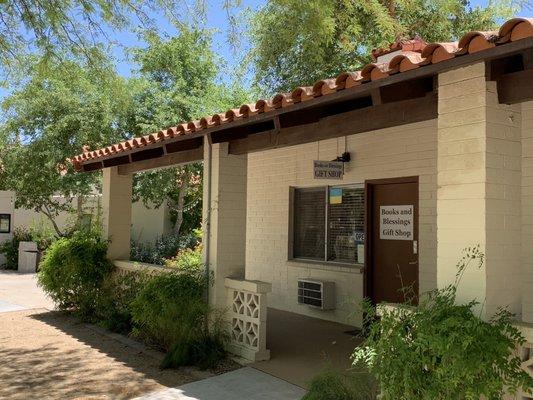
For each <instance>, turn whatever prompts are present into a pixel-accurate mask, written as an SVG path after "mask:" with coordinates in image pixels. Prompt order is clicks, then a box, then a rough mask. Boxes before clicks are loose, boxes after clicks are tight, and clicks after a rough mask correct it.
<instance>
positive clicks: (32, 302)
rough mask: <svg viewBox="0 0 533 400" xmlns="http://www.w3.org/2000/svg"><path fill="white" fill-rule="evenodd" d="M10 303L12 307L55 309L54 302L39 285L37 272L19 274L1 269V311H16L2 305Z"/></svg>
mask: <svg viewBox="0 0 533 400" xmlns="http://www.w3.org/2000/svg"><path fill="white" fill-rule="evenodd" d="M3 302H5V303H9V304H11V307H13V306H18V307H21V308H18V309H19V310H20V309H28V308H46V309H47V310H53V309H54V303H53V301H52V300H50V299H49V298H48V297H46V295H45V294H44V292H43V291H42V289H41V288H40V287H39V286H38V285H37V274H19V273H18V272H16V271H0V312H2V311H15V309H8V307H9V305H5V306H4V307H5V309H4V308H3V307H2V303H3Z"/></svg>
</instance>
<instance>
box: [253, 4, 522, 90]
mask: <svg viewBox="0 0 533 400" xmlns="http://www.w3.org/2000/svg"><path fill="white" fill-rule="evenodd" d="M516 6H517V4H516V2H513V1H511V0H505V1H498V2H489V3H488V5H487V6H486V7H480V6H476V7H471V5H470V3H469V2H468V1H464V0H430V1H428V0H340V1H330V0H311V1H305V2H302V1H300V0H270V1H268V2H267V3H266V5H265V6H264V7H263V8H261V9H260V10H259V12H258V13H257V14H256V15H255V16H254V17H253V18H252V30H251V38H252V44H253V48H252V59H253V60H254V63H255V68H256V71H255V72H256V82H257V83H258V84H259V85H260V86H261V88H262V89H263V91H264V92H268V93H269V94H271V93H275V92H283V91H290V90H292V89H294V88H295V87H297V86H305V85H312V84H313V83H314V82H316V81H317V80H318V79H324V78H330V77H334V76H336V75H338V74H339V73H341V72H343V71H346V70H352V71H353V70H357V69H360V68H361V67H362V65H364V64H365V63H367V62H370V61H371V60H370V57H369V54H370V52H371V50H372V49H375V48H383V47H387V46H388V45H389V44H390V43H392V42H394V41H395V40H396V39H410V38H413V37H414V36H416V35H419V36H421V37H422V38H423V39H425V40H426V41H428V42H434V41H451V40H457V38H459V37H460V36H461V35H462V34H464V33H465V32H468V31H470V30H490V29H493V28H495V26H496V21H498V20H499V19H501V18H508V17H510V16H511V15H512V14H514V13H515V12H516V11H517V7H516Z"/></svg>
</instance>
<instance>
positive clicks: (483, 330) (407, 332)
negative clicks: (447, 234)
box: [354, 248, 533, 400]
mask: <svg viewBox="0 0 533 400" xmlns="http://www.w3.org/2000/svg"><path fill="white" fill-rule="evenodd" d="M483 258H484V257H483V254H482V253H481V252H480V251H479V249H478V248H469V249H467V250H466V254H465V256H464V257H463V258H462V259H461V261H460V262H459V263H458V267H459V268H458V273H457V276H456V280H455V282H454V284H452V285H449V286H448V287H446V288H444V289H440V290H434V291H431V292H429V293H427V294H426V295H425V296H423V298H422V299H421V300H420V302H419V305H418V306H416V307H413V308H392V309H386V310H384V311H383V313H382V315H381V316H380V318H379V319H377V318H376V312H375V310H374V307H370V306H369V305H367V306H366V307H365V311H366V316H367V323H368V324H369V331H368V337H367V339H366V341H365V343H364V345H363V346H361V347H359V348H357V349H356V350H355V352H354V362H355V363H363V364H365V365H366V366H367V367H368V368H369V370H370V371H371V372H372V373H373V374H375V376H376V377H377V378H378V380H379V383H380V386H381V389H382V394H383V397H382V399H383V400H389V399H390V400H392V399H395V400H402V399H405V400H407V399H422V400H425V399H427V400H430V399H431V400H445V399H446V400H447V399H458V400H463V399H476V400H477V399H479V398H480V397H481V398H487V399H500V398H501V397H502V396H503V394H504V392H506V391H509V392H511V393H515V392H516V390H517V389H518V388H524V389H526V390H527V389H531V388H532V387H533V384H532V382H533V379H532V378H531V377H530V376H529V375H528V374H527V373H526V372H525V371H524V370H522V369H521V368H520V359H519V358H518V357H517V356H516V355H514V351H515V348H516V345H517V344H522V343H523V342H524V338H523V337H522V336H521V334H520V332H519V331H518V329H517V328H516V327H514V326H513V324H512V322H513V316H512V315H511V314H510V313H509V312H507V311H506V310H499V311H498V312H497V313H496V314H495V315H494V316H493V317H492V318H491V319H490V320H489V321H484V320H482V319H481V318H480V317H479V315H477V314H478V313H477V312H476V308H477V307H478V306H479V304H478V303H477V302H476V301H471V302H469V303H467V304H456V300H457V287H458V285H459V283H460V280H461V277H462V275H463V273H464V271H465V269H466V268H467V266H468V265H469V264H470V263H471V262H475V261H477V262H478V264H479V266H481V265H482V264H483Z"/></svg>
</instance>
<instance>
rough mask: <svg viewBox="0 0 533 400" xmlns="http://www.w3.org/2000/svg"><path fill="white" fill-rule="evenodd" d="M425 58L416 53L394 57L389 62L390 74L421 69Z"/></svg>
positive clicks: (407, 52) (406, 53) (411, 52)
mask: <svg viewBox="0 0 533 400" xmlns="http://www.w3.org/2000/svg"><path fill="white" fill-rule="evenodd" d="M422 61H423V58H422V55H421V54H420V53H417V52H414V51H404V52H402V54H398V55H397V56H394V57H393V58H392V59H391V60H390V61H389V69H390V70H389V74H396V73H398V72H405V71H409V70H411V69H415V68H420V64H421V63H422Z"/></svg>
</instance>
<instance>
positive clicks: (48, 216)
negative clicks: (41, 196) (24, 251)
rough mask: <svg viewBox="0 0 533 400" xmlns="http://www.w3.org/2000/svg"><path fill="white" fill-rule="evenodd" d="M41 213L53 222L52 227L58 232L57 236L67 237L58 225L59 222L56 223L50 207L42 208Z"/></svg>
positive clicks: (40, 208)
mask: <svg viewBox="0 0 533 400" xmlns="http://www.w3.org/2000/svg"><path fill="white" fill-rule="evenodd" d="M39 211H40V212H42V213H43V214H44V215H46V217H47V218H48V219H49V220H50V222H52V226H53V227H54V230H55V231H56V233H57V236H59V237H63V236H65V234H64V233H63V232H61V230H60V229H59V226H58V225H57V222H56V221H55V219H54V216H53V215H52V213H51V212H50V209H49V208H48V206H46V205H45V206H40V207H39Z"/></svg>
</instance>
